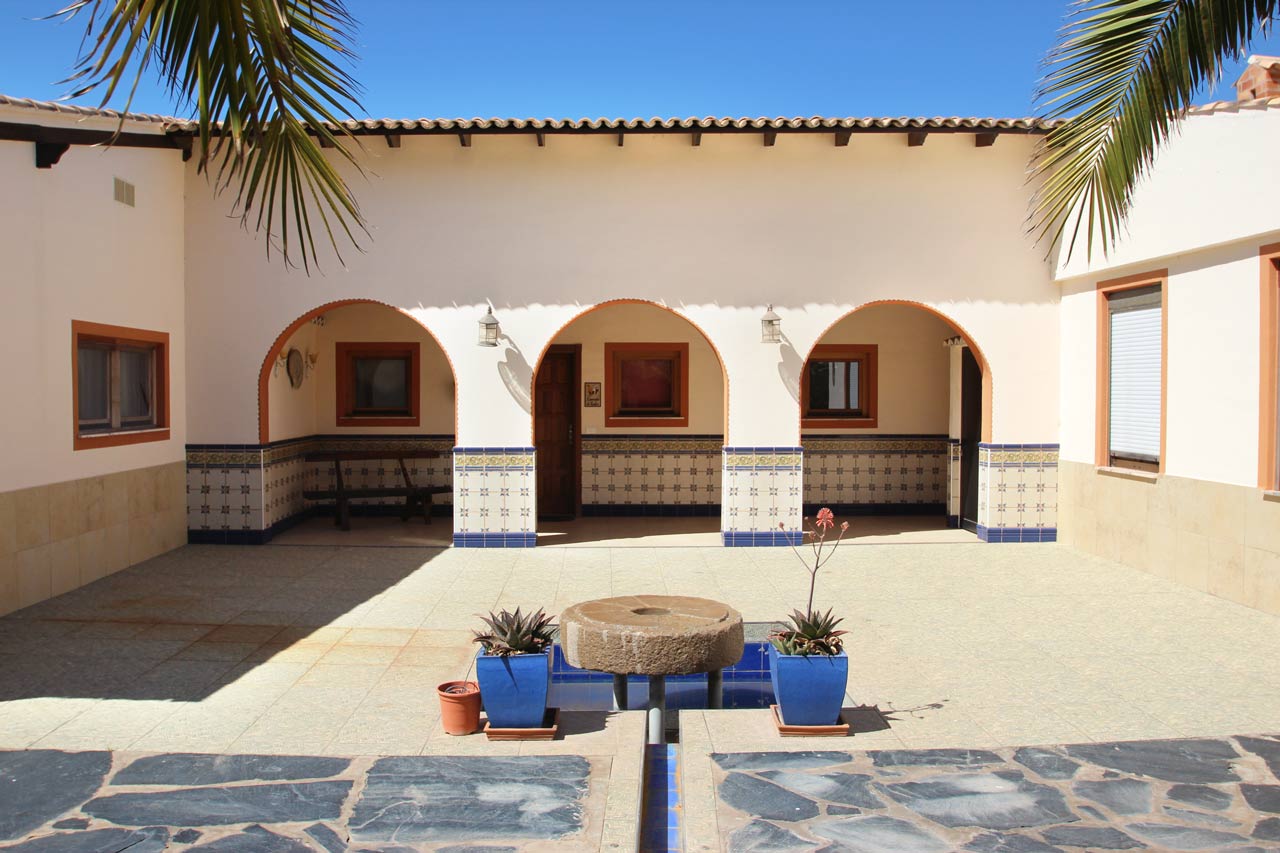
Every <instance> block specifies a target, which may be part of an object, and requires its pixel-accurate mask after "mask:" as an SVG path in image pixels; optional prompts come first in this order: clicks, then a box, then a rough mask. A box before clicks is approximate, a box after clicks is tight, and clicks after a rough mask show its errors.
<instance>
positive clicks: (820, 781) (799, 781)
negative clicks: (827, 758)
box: [760, 770, 884, 809]
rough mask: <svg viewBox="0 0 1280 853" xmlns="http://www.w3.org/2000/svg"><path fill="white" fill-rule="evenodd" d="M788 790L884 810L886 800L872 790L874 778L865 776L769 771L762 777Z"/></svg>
mask: <svg viewBox="0 0 1280 853" xmlns="http://www.w3.org/2000/svg"><path fill="white" fill-rule="evenodd" d="M760 775H761V776H763V777H764V778H766V779H768V780H769V781H771V782H774V783H776V784H778V785H781V786H782V787H784V788H786V789H787V790H788V791H792V792H794V793H797V794H800V795H801V796H806V797H814V798H816V799H819V800H826V801H827V802H830V803H839V804H841V805H845V806H859V807H861V808H864V809H879V808H884V801H883V800H881V799H880V798H879V797H877V796H876V795H875V794H874V793H873V792H872V790H871V783H872V779H871V777H870V776H867V775H865V774H862V773H824V774H821V775H818V774H813V773H793V772H789V771H785V770H766V771H764V772H762V773H761V774H760Z"/></svg>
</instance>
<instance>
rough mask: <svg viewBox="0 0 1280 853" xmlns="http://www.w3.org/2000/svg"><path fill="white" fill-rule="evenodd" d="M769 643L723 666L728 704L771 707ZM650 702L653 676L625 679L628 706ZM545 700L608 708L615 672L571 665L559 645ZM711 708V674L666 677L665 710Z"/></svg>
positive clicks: (753, 645)
mask: <svg viewBox="0 0 1280 853" xmlns="http://www.w3.org/2000/svg"><path fill="white" fill-rule="evenodd" d="M768 654H769V653H768V644H767V643H764V642H747V643H745V644H744V646H743V652H742V660H740V661H738V663H736V664H734V665H733V666H731V667H727V668H725V669H724V670H723V676H724V678H723V680H724V690H723V697H724V698H723V707H725V708H738V709H743V708H752V709H754V708H768V707H769V706H770V705H772V704H773V685H772V684H771V683H770V681H769V656H768ZM648 702H649V679H648V678H647V677H645V676H643V675H633V676H630V677H629V678H628V679H627V705H628V708H629V710H643V709H644V708H645V707H647V705H648ZM547 704H548V705H550V706H552V707H554V708H563V709H564V710H566V711H606V710H609V709H611V708H612V707H613V676H612V675H610V674H609V673H607V672H593V671H591V670H585V669H578V668H577V667H573V666H570V665H569V662H568V661H566V660H565V659H564V653H563V652H562V651H561V649H560V646H559V644H556V645H555V646H554V647H553V654H552V661H551V693H550V695H549V696H548V697H547ZM705 707H707V676H706V675H705V674H699V675H669V676H667V709H668V710H672V711H680V710H689V709H694V708H705Z"/></svg>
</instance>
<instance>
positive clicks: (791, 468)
mask: <svg viewBox="0 0 1280 853" xmlns="http://www.w3.org/2000/svg"><path fill="white" fill-rule="evenodd" d="M803 475H804V449H803V448H801V447H799V446H794V447H725V449H724V475H723V476H724V479H723V484H722V486H721V493H722V494H721V505H720V506H721V509H720V531H721V532H720V536H721V541H723V543H724V544H725V545H729V546H770V545H799V544H800V543H801V541H802V539H803V536H804V534H803V532H802V525H803V521H804V519H803V513H804V508H803V505H802V500H801V494H802V488H801V485H802V484H801V480H802V478H803Z"/></svg>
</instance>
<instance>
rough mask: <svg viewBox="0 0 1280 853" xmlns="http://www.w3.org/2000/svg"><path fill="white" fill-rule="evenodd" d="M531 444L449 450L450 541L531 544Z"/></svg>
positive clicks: (486, 544)
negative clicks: (451, 461) (450, 462)
mask: <svg viewBox="0 0 1280 853" xmlns="http://www.w3.org/2000/svg"><path fill="white" fill-rule="evenodd" d="M534 458H535V449H534V448H532V447H455V448H454V449H453V493H454V501H453V530H454V533H453V544H454V546H455V547H459V548H532V547H533V545H534V544H535V541H536V539H537V530H536V519H537V506H538V504H537V494H536V490H535V484H536V482H537V478H536V474H535V471H534Z"/></svg>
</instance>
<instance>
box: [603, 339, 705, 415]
mask: <svg viewBox="0 0 1280 853" xmlns="http://www.w3.org/2000/svg"><path fill="white" fill-rule="evenodd" d="M604 360H605V369H606V370H607V371H608V374H607V381H606V382H605V406H606V409H605V426H632V427H639V426H667V427H681V426H688V425H689V345H688V344H685V343H670V344H668V343H622V344H610V343H607V344H605V345H604Z"/></svg>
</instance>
